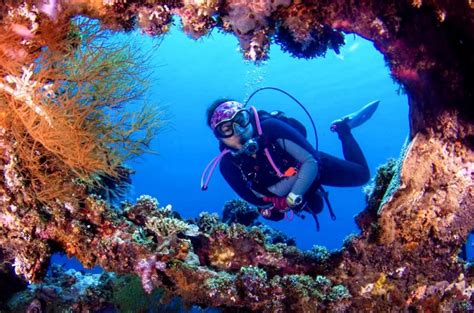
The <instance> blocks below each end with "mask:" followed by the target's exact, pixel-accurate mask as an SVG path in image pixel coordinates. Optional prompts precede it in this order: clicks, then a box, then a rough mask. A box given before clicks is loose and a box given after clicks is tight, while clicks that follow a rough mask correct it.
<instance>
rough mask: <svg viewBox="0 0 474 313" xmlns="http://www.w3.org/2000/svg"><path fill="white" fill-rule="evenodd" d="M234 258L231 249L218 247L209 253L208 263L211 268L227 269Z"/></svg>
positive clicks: (222, 246)
mask: <svg viewBox="0 0 474 313" xmlns="http://www.w3.org/2000/svg"><path fill="white" fill-rule="evenodd" d="M234 258H235V251H234V250H233V249H232V248H231V247H227V246H224V245H221V246H218V247H216V248H215V249H213V250H212V251H211V252H210V253H209V261H210V263H211V265H212V266H216V267H219V268H227V267H229V266H230V265H231V263H232V260H233V259H234Z"/></svg>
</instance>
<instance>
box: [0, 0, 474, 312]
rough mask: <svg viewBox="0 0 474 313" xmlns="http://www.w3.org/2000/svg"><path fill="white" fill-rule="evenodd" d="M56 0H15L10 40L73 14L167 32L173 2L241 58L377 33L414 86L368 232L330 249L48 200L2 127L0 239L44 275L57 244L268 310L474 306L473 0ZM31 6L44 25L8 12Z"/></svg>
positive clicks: (167, 283) (154, 212) (189, 294)
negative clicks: (40, 196)
mask: <svg viewBox="0 0 474 313" xmlns="http://www.w3.org/2000/svg"><path fill="white" fill-rule="evenodd" d="M45 3H46V1H45V2H44V3H43V2H42V1H37V2H36V1H35V2H34V1H31V2H29V1H26V2H25V3H22V4H21V5H18V3H16V2H11V3H10V2H8V1H7V3H6V4H5V6H4V7H3V8H2V9H1V11H0V12H1V13H0V14H1V18H2V24H3V25H2V26H3V27H4V28H5V29H8V30H9V31H12V32H13V35H12V41H14V40H17V41H21V40H25V36H27V37H31V38H28V39H29V40H32V41H35V40H36V39H38V40H39V39H41V38H42V37H41V27H43V26H44V27H46V26H45V25H49V24H50V23H51V22H52V21H53V22H55V23H61V22H62V23H64V22H67V21H68V19H70V18H71V17H73V16H75V15H77V14H82V15H87V16H90V17H94V18H98V19H100V20H101V21H102V23H103V26H104V27H108V28H110V29H115V30H129V29H132V28H133V27H134V26H135V25H138V27H140V28H141V29H142V30H143V31H144V32H146V33H148V34H150V35H153V36H160V35H163V34H165V33H166V31H167V30H168V29H169V26H170V23H171V21H172V19H171V17H172V15H173V14H175V15H179V16H180V17H181V20H182V26H183V31H185V32H186V33H187V34H189V35H190V37H192V38H199V37H202V36H205V35H206V34H208V33H209V31H210V30H211V29H213V28H218V29H220V30H222V31H225V32H229V33H233V34H234V35H235V36H236V37H237V39H238V40H239V44H240V46H241V49H242V52H243V54H244V57H246V58H248V59H252V60H255V61H258V60H261V59H264V58H266V57H267V55H268V49H269V47H270V44H269V43H270V42H271V41H272V40H275V42H277V43H278V44H280V45H281V46H282V47H283V48H284V49H285V50H286V51H288V52H289V53H290V54H292V55H294V56H295V57H306V58H309V57H315V56H320V55H324V53H325V51H326V49H328V48H332V49H334V50H336V52H337V49H338V47H339V46H340V44H341V32H345V33H356V34H358V35H360V36H363V37H364V38H367V39H368V40H371V41H372V42H374V45H375V47H376V48H377V49H378V50H379V51H380V52H381V53H383V55H384V56H385V59H386V61H387V65H388V67H389V68H390V71H391V74H392V76H393V77H394V78H395V79H396V80H397V81H398V82H400V84H401V85H402V86H403V88H404V89H405V91H406V93H407V96H408V100H409V105H410V116H409V119H410V138H409V141H408V142H407V146H406V147H405V149H404V151H403V154H402V157H401V159H400V160H399V162H397V163H396V164H394V165H393V167H392V169H391V174H390V175H385V176H383V175H382V174H380V175H382V178H380V183H379V186H385V187H383V190H382V191H380V190H379V195H380V194H381V195H383V199H382V200H380V199H379V200H377V201H375V200H374V201H369V203H370V204H371V205H369V206H368V208H367V209H366V210H365V211H364V212H362V213H361V214H360V215H359V217H358V218H357V221H358V224H359V226H360V227H361V229H362V233H361V235H359V236H357V237H354V238H352V239H350V240H348V241H347V243H346V244H345V246H344V248H343V249H342V250H341V251H340V252H337V253H334V254H327V255H326V254H321V253H316V252H315V253H309V254H308V253H306V254H305V253H302V252H300V251H298V250H297V249H295V248H292V247H287V246H281V245H276V246H275V245H270V244H268V242H266V240H265V238H264V236H263V235H262V233H261V232H260V231H259V230H258V229H246V228H244V227H241V226H237V225H233V226H226V225H223V224H219V223H218V222H217V221H216V220H215V218H212V217H209V216H207V215H203V216H202V217H201V218H200V219H199V220H197V221H196V222H195V223H192V224H187V223H185V222H184V221H182V220H180V219H179V218H176V217H174V216H172V215H171V213H170V212H169V210H167V209H166V208H161V209H160V208H158V206H157V204H154V202H153V201H151V200H150V199H144V200H142V201H139V203H137V204H136V205H134V206H131V205H130V207H128V208H126V209H124V211H123V214H119V213H117V212H115V211H113V210H111V209H110V208H109V207H107V205H106V204H105V203H103V202H101V201H100V200H97V199H94V198H88V200H87V201H86V202H85V203H83V204H81V207H79V208H77V209H75V208H70V207H69V208H65V205H64V204H60V203H59V204H58V205H57V207H54V206H53V207H50V208H43V207H41V203H38V202H37V201H35V199H32V198H31V197H30V195H31V192H30V191H29V189H28V188H29V186H25V185H16V184H13V182H14V181H15V173H14V171H12V167H11V165H12V164H14V163H15V162H17V160H16V159H15V155H14V153H12V151H13V150H12V147H13V145H14V142H12V140H11V136H10V134H9V129H8V128H6V127H4V126H2V129H3V131H2V132H1V133H0V148H1V150H0V151H1V152H2V154H1V155H2V158H1V160H2V171H3V175H2V178H1V179H2V180H1V185H0V188H1V193H2V195H3V200H2V202H1V205H2V206H1V210H2V211H0V213H1V215H0V236H1V237H0V244H1V247H2V248H3V249H4V250H5V251H7V254H8V255H9V256H10V257H11V258H13V259H14V260H15V262H14V265H15V270H16V271H17V273H18V274H19V275H23V276H24V277H26V278H27V279H28V280H30V281H38V280H41V279H42V277H43V276H44V273H45V268H46V266H47V263H48V260H49V257H50V255H51V253H52V252H53V251H57V250H59V251H65V252H67V253H68V254H69V255H71V256H76V257H77V258H78V259H79V260H81V262H82V263H83V264H84V265H86V266H93V265H101V266H102V267H103V268H104V269H106V270H110V271H115V272H121V273H129V272H136V273H138V274H139V275H140V277H141V279H142V283H143V286H144V287H145V288H146V289H148V290H151V289H152V288H153V287H161V288H164V289H166V290H168V291H169V292H171V293H173V294H175V295H179V296H181V297H182V298H183V299H184V300H186V301H189V302H191V303H198V304H202V305H212V306H221V307H227V308H244V307H245V308H248V309H252V310H256V311H269V312H270V311H271V312H275V311H288V310H291V311H301V312H308V310H309V311H312V310H313V311H317V310H323V309H326V310H340V309H344V308H351V309H352V310H375V309H377V310H383V309H387V310H388V309H408V308H418V309H430V310H431V309H432V310H461V311H462V310H465V311H469V310H472V303H473V301H474V295H473V291H474V285H473V284H474V276H473V270H472V267H470V266H469V265H468V264H466V263H465V262H464V261H463V260H460V259H459V258H458V253H459V250H460V249H461V247H462V245H463V243H464V242H465V241H466V238H467V236H468V234H469V232H470V231H472V229H474V219H473V218H472V217H473V216H474V206H473V199H472V198H473V194H474V190H473V189H474V184H473V178H474V165H473V161H474V155H473V152H472V150H473V147H474V127H473V115H472V112H471V111H472V103H474V101H473V100H474V99H473V92H474V90H473V89H472V82H473V75H474V72H473V71H472V68H474V66H473V65H474V53H472V52H473V51H474V49H473V46H474V38H473V36H474V35H473V34H474V32H473V30H474V5H473V4H472V3H471V2H470V1H458V2H456V3H453V2H450V1H435V0H431V1H414V0H413V1H386V2H382V3H381V2H379V1H364V2H356V1H308V2H299V1H285V0H281V1H258V2H257V1H255V2H254V1H253V2H248V1H212V0H211V1H182V2H181V1H147V2H143V1H103V2H101V1H87V0H81V1H77V0H76V1H75V0H69V1H57V2H56V1H51V2H48V3H51V4H50V5H49V6H47V5H46V4H45ZM42 4H43V5H44V6H42ZM22 5H23V9H24V10H26V11H28V9H32V7H33V5H37V6H38V8H39V10H37V16H38V19H37V20H35V23H36V24H35V27H36V28H35V29H34V31H33V29H32V28H31V27H33V26H32V25H33V23H31V24H28V27H30V26H31V27H30V28H27V29H26V30H25V29H22V28H21V27H19V26H21V25H23V24H21V21H23V22H24V18H25V16H23V17H22V18H21V19H20V18H19V20H15V19H14V18H13V20H12V17H11V16H12V15H11V12H17V13H18V12H22V11H21V10H17V11H15V8H19V7H21V6H22ZM9 14H10V15H9ZM18 14H20V13H18ZM26 16H28V15H27V14H26ZM22 19H23V20H22ZM9 21H13V22H10V24H8V22H9ZM30 22H31V21H30ZM18 25H19V26H18ZM23 26H24V25H23ZM0 44H1V43H0ZM40 45H41V44H40ZM0 48H2V50H1V51H2V53H3V54H8V53H12V51H11V50H9V49H7V48H5V46H4V45H3V46H0ZM25 51H27V50H25ZM13 53H14V52H13ZM16 53H18V51H16ZM7 70H8V66H6V65H3V64H2V72H5V71H7ZM3 79H5V78H4V77H3ZM4 91H5V90H4ZM386 180H390V181H391V182H390V184H388V183H387V181H386ZM372 197H375V194H373V195H372ZM65 209H67V210H66V211H67V212H69V213H67V214H65V213H64V212H65ZM140 217H141V218H140ZM145 217H146V218H145ZM196 226H197V228H196ZM237 256H238V257H237ZM269 295H271V297H269Z"/></svg>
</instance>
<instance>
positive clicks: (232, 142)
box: [219, 123, 253, 150]
mask: <svg viewBox="0 0 474 313" xmlns="http://www.w3.org/2000/svg"><path fill="white" fill-rule="evenodd" d="M252 135H253V126H252V124H251V123H249V124H248V125H247V126H245V127H242V126H240V125H238V124H234V134H233V135H232V136H230V137H227V138H219V139H220V140H221V141H222V142H223V143H224V144H225V145H227V146H229V147H231V148H234V149H237V150H238V149H241V148H242V145H243V144H244V143H246V142H247V140H249V139H250V138H252Z"/></svg>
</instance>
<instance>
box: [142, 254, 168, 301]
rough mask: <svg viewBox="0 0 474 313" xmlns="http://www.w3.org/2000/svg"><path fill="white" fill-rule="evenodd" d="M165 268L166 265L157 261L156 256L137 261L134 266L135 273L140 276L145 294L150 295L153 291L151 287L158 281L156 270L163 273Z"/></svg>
mask: <svg viewBox="0 0 474 313" xmlns="http://www.w3.org/2000/svg"><path fill="white" fill-rule="evenodd" d="M165 268H166V263H164V262H161V261H157V260H156V255H152V256H150V257H148V258H145V259H141V260H140V261H138V263H137V265H136V266H135V271H136V272H137V274H138V275H139V276H140V278H141V280H142V286H143V289H144V290H145V291H146V292H147V293H151V292H152V291H153V285H154V283H156V282H157V281H158V275H157V273H156V270H158V271H164V270H165Z"/></svg>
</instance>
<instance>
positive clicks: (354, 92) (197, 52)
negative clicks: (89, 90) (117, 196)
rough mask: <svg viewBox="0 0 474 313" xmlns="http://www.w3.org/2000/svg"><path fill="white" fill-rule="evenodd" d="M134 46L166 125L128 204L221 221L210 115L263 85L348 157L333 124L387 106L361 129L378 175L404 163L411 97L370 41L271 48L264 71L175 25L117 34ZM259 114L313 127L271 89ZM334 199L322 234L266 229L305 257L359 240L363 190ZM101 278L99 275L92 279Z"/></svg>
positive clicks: (301, 224) (289, 227) (298, 223)
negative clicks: (299, 50) (282, 115)
mask: <svg viewBox="0 0 474 313" xmlns="http://www.w3.org/2000/svg"><path fill="white" fill-rule="evenodd" d="M116 39H117V40H127V41H130V42H134V43H135V44H137V45H138V46H140V49H142V51H144V52H146V53H150V54H151V57H152V58H151V66H152V68H153V71H152V74H151V79H152V85H151V88H150V91H149V93H148V94H147V96H146V98H147V100H148V101H150V102H151V103H153V104H155V105H157V106H158V107H160V108H162V109H163V110H164V112H165V115H166V116H167V123H166V125H165V127H164V128H163V130H162V131H161V132H160V133H159V134H158V136H157V138H156V140H155V141H154V142H153V145H152V149H153V150H156V151H158V154H156V155H145V156H143V157H142V158H141V159H140V160H139V162H130V163H129V164H128V165H130V166H132V167H133V168H134V169H135V170H136V174H135V175H134V176H133V189H132V191H131V193H130V195H129V198H130V199H131V200H132V201H134V200H135V199H136V198H137V197H138V196H140V195H142V194H148V195H151V196H154V197H156V198H157V199H158V200H159V202H160V204H161V205H163V206H164V205H167V204H171V205H172V206H173V209H174V210H176V211H178V212H179V213H180V214H181V215H182V216H183V217H184V218H195V217H197V216H198V215H199V213H200V212H202V211H207V212H211V213H218V214H221V209H222V207H223V205H224V203H225V202H226V201H228V200H230V199H236V198H238V196H237V195H236V194H235V193H234V192H233V191H232V190H231V189H230V187H228V186H227V184H226V182H225V181H224V180H223V178H222V176H221V175H220V173H219V171H218V170H217V171H216V172H215V174H214V176H213V178H212V180H211V183H210V187H209V189H208V190H207V191H205V192H203V191H201V190H200V178H201V174H202V171H203V169H204V167H205V166H206V165H207V163H208V162H209V161H210V160H211V159H212V158H213V157H215V156H216V155H217V154H218V153H219V150H218V144H217V141H216V139H215V138H214V136H213V134H212V132H211V131H210V130H209V129H208V127H207V125H206V118H205V110H206V108H207V106H208V105H209V104H210V103H211V102H213V101H214V100H215V99H217V98H221V97H230V98H233V99H236V100H239V101H242V102H243V101H245V100H246V98H247V97H248V96H249V95H250V94H251V93H252V92H253V91H254V90H256V89H257V88H259V87H264V86H273V87H278V88H282V89H284V90H285V91H287V92H289V93H291V94H292V95H293V96H295V97H296V98H297V99H298V100H300V101H301V102H302V103H303V104H304V105H305V106H306V107H307V109H308V110H309V112H310V113H311V115H312V116H313V118H314V120H315V122H316V126H317V129H318V137H319V149H320V150H321V151H325V152H327V153H330V154H333V155H336V156H339V157H341V158H342V151H341V146H340V142H339V140H338V139H337V136H336V135H335V134H334V133H331V132H330V131H329V125H330V122H331V121H332V120H334V119H337V118H339V117H341V116H343V115H346V114H348V113H351V112H353V111H356V110H358V109H359V108H360V107H361V106H362V105H364V104H366V103H368V102H370V101H372V100H376V99H379V100H380V101H381V102H380V105H379V108H378V110H377V112H376V113H375V114H374V116H373V117H372V119H371V120H369V121H368V122H367V123H366V124H364V125H363V126H361V127H359V128H357V129H354V130H353V134H354V136H355V137H356V139H357V141H358V142H359V144H360V146H361V147H362V149H363V151H364V153H365V156H366V158H367V161H368V164H369V167H370V169H371V173H372V175H373V174H374V173H375V169H376V168H377V167H378V166H379V165H381V164H383V163H385V162H386V160H387V159H388V158H393V157H398V155H399V153H400V148H401V146H402V144H403V142H404V141H405V139H406V137H407V134H408V103H407V97H406V95H404V94H402V93H401V92H400V88H399V86H398V85H397V84H396V83H394V82H393V80H392V79H391V78H390V75H389V70H388V68H387V66H386V65H385V62H384V59H383V56H382V55H381V53H379V52H378V51H377V50H376V49H375V48H374V46H373V44H372V43H371V42H369V41H366V40H364V39H362V38H361V37H358V36H353V35H347V36H346V45H345V46H344V47H343V48H342V49H341V54H340V55H336V54H335V53H334V52H332V50H331V51H328V53H327V55H326V57H325V58H320V59H315V60H299V59H293V58H291V57H290V56H289V55H287V54H284V53H283V52H282V51H281V50H280V49H279V47H278V46H275V45H273V46H272V47H271V52H270V59H269V60H268V61H265V62H263V63H262V64H260V65H258V66H257V65H255V64H253V63H251V62H247V61H244V60H243V58H242V55H241V53H240V52H239V51H238V44H237V39H236V38H235V37H233V36H230V35H224V34H220V33H217V32H214V33H212V34H211V36H209V37H207V38H204V39H202V40H199V41H194V40H192V39H189V38H187V37H186V36H185V35H184V34H183V33H181V32H180V31H179V30H178V29H177V28H173V29H172V30H171V33H170V34H168V35H167V36H166V37H165V38H164V39H163V40H153V39H151V38H149V37H147V36H144V35H141V34H140V33H138V32H135V33H131V34H129V35H120V36H117V38H116ZM251 104H253V105H255V106H256V107H257V108H259V109H266V110H269V111H271V110H276V109H278V110H282V111H285V112H286V114H287V115H288V116H291V117H295V118H298V119H299V120H300V121H302V122H303V123H304V124H305V125H306V127H307V128H308V130H309V141H310V142H311V143H314V136H313V133H312V131H311V127H310V124H309V120H308V118H307V117H306V115H305V114H304V112H303V110H302V109H301V108H299V107H298V106H297V105H296V104H295V103H294V102H292V101H291V100H290V99H289V98H287V97H286V96H285V95H283V94H280V93H277V92H274V91H263V92H261V93H259V94H258V95H257V96H255V97H254V98H253V100H252V102H251ZM327 190H328V191H329V192H330V199H331V203H332V205H333V208H334V210H335V213H336V215H337V220H336V221H332V220H331V219H330V218H329V213H328V211H327V208H326V209H325V210H324V211H323V212H322V214H320V216H319V220H320V224H321V230H320V231H319V232H316V231H315V225H314V221H313V219H312V218H311V217H309V216H308V217H307V218H306V219H305V220H301V219H299V218H297V217H296V218H295V219H294V220H293V221H291V222H288V221H281V222H271V221H267V220H264V219H261V221H262V222H264V223H267V224H269V225H270V226H272V227H274V228H276V229H279V230H281V231H283V232H284V233H286V234H287V235H289V236H290V237H294V238H295V239H296V241H297V245H298V247H300V248H301V249H303V250H306V249H310V248H311V247H312V246H313V245H324V246H326V247H327V248H329V249H337V248H340V247H341V245H342V242H343V240H344V238H345V237H346V236H348V235H349V234H351V233H357V232H358V228H357V226H356V225H355V222H354V216H355V215H357V214H358V213H359V212H361V211H362V210H363V209H364V208H365V201H364V194H363V192H362V187H356V188H330V187H328V188H327ZM472 245H473V240H472V238H471V239H470V240H468V259H470V258H472V257H473V255H472V254H473V251H472ZM53 262H56V263H66V266H67V267H72V268H76V269H79V268H81V266H80V264H79V263H78V262H77V260H69V259H67V258H66V257H64V256H61V255H55V256H54V258H53ZM98 271H100V269H99V268H95V269H94V270H93V271H92V272H98Z"/></svg>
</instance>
